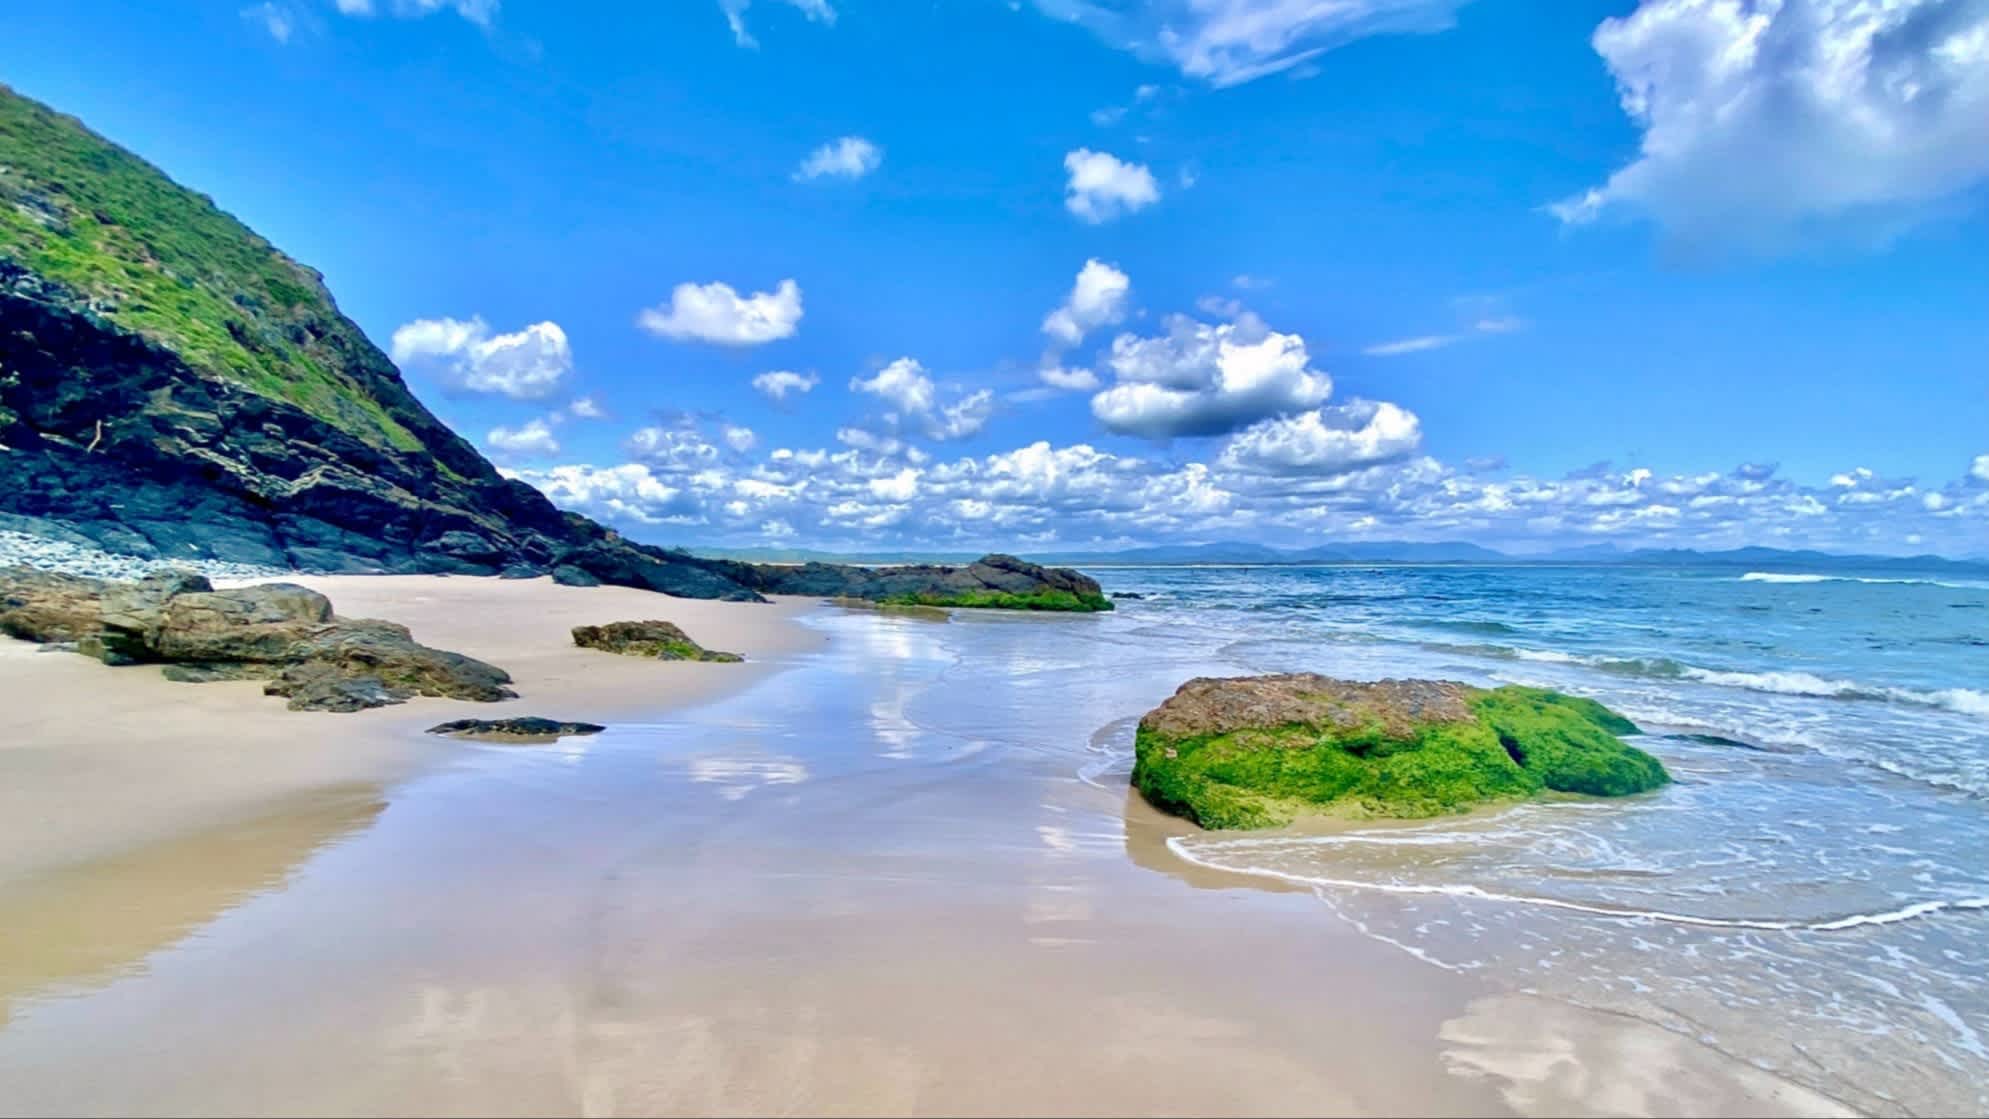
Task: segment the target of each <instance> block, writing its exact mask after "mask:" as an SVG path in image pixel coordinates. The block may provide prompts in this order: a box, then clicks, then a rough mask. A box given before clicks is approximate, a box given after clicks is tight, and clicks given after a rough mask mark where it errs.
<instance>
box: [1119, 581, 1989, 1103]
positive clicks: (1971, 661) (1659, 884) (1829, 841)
mask: <svg viewBox="0 0 1989 1119" xmlns="http://www.w3.org/2000/svg"><path fill="white" fill-rule="evenodd" d="M1095 574H1096V575H1098V577H1099V578H1100V579H1101V580H1102V581H1103V582H1104V583H1105V584H1106V585H1107V586H1108V587H1109V588H1110V589H1112V590H1115V591H1132V592H1137V593H1139V594H1142V595H1144V596H1146V597H1145V598H1143V599H1141V600H1138V601H1133V602H1128V603H1127V604H1126V606H1125V608H1124V610H1123V612H1122V617H1121V618H1120V619H1119V622H1118V624H1127V623H1129V622H1132V620H1133V619H1135V618H1136V619H1138V621H1137V622H1136V623H1133V625H1134V628H1135V630H1136V631H1137V632H1138V633H1140V634H1145V635H1151V637H1152V638H1153V639H1156V640H1158V639H1160V638H1162V637H1163V636H1164V635H1166V634H1168V633H1170V632H1199V633H1219V634H1222V635H1224V637H1225V638H1226V640H1225V641H1224V642H1223V643H1222V645H1221V647H1220V649H1219V652H1218V656H1219V658H1220V659H1221V660H1223V661H1225V662H1226V668H1225V671H1248V672H1273V671H1298V670H1305V671H1317V672H1323V673H1327V674H1329V675H1339V676H1348V677H1356V678H1377V677H1384V676H1434V677H1444V678H1451V679H1461V680H1465V681H1469V682H1472V683H1477V684H1485V685H1494V684H1500V683H1509V682H1519V683H1528V684H1540V685H1548V686H1552V687H1557V688H1562V689H1565V690H1568V691H1572V692H1578V693H1580V694H1583V695H1588V696H1593V697H1595V698H1597V699H1600V700H1602V701H1604V702H1605V703H1608V704H1610V705H1611V706H1614V707H1616V708H1617V709H1619V710H1621V711H1623V712H1624V713H1626V714H1628V715H1630V716H1631V717H1632V718H1634V719H1636V720H1637V721H1638V722H1639V723H1640V724H1641V725H1642V726H1643V728H1644V729H1645V730H1646V731H1647V732H1648V733H1647V735H1646V736H1645V737H1644V738H1643V739H1642V740H1641V741H1640V744H1641V745H1644V746H1645V747H1646V748H1647V749H1650V750H1652V751H1653V752H1655V753H1657V754H1658V755H1660V756H1661V757H1662V758H1663V759H1664V760H1665V762H1666V764H1667V765H1668V766H1669V767H1670V769H1671V771H1672V773H1673V774H1674V776H1675V777H1677V779H1678V782H1677V784H1676V785H1675V786H1674V787H1672V788H1670V789H1668V790H1665V791H1663V792H1662V793H1659V794H1655V795H1652V796H1647V797H1639V798H1632V799H1630V800H1626V801H1580V800H1570V801H1558V802H1542V803H1538V804H1531V805H1525V806H1521V807H1516V808H1511V809H1507V810H1504V811H1499V812H1493V813H1489V814H1484V815H1475V816H1471V817H1466V818H1457V819H1446V820H1439V821H1430V822H1422V823H1416V824H1410V825H1390V826H1376V827H1368V828H1360V829H1357V830H1355V831H1354V832H1353V833H1351V834H1320V835H1277V836H1253V835H1220V836H1219V835H1193V836H1185V837H1180V838H1177V839H1175V840H1173V841H1172V844H1171V846H1172V849H1173V851H1174V852H1175V853H1176V854H1177V855H1179V856H1180V857H1182V858H1184V859H1187V860H1189V861H1192V862H1195V863H1197V864H1200V865H1202V866H1205V867H1211V868H1219V869H1225V870H1234V871H1238V872H1241V873H1244V874H1246V875H1251V876H1255V877H1259V878H1262V879H1265V880H1267V881H1275V882H1279V883H1283V884H1286V885H1300V886H1304V887H1310V888H1312V889H1314V890H1315V891H1316V892H1317V893H1318V895H1319V897H1320V899H1321V901H1322V902H1323V903H1324V904H1325V905H1326V907H1327V908H1328V909H1329V910H1331V911H1332V912H1334V913H1335V914H1337V915H1339V916H1341V917H1342V918H1344V919H1345V920H1348V921H1350V922H1353V923H1354V924H1356V925H1357V926H1358V927H1360V928H1362V929H1363V930H1364V931H1366V932H1368V933H1369V934H1370V935H1373V936H1375V937H1377V938H1380V939H1383V940H1386V941H1388V942H1390V943H1393V944H1396V945H1398V946H1400V947H1401V948H1402V949H1403V950H1405V951H1408V952H1410V953H1412V954H1414V955H1416V956H1417V957H1419V958H1421V959H1424V960H1425V961H1427V962H1429V963H1431V964H1432V965H1433V966H1439V967H1445V968H1450V969H1454V970H1462V971H1472V972H1477V973H1481V974H1486V975H1495V976H1497V977H1498V979H1499V981H1500V982H1502V983H1505V984H1510V985H1512V986H1513V988H1514V989H1516V990H1522V991H1530V992H1538V993H1542V994H1547V995H1551V996H1553V997H1556V998H1560V999H1564V1000H1566V1001H1570V1002H1575V1003H1578V1004H1581V1005H1585V1006H1590V1007H1594V1008H1600V1009H1606V1010H1612V1011H1618V1012H1621V1013H1625V1014H1630V1015H1634V1016H1636V1017H1639V1018H1643V1019H1646V1020H1650V1021H1655V1022H1658V1023H1660V1024H1663V1025H1665V1026H1667V1027H1669V1028H1671V1029H1674V1030H1676V1031H1677V1032H1679V1033H1681V1034H1684V1035H1685V1036H1688V1037H1693V1038H1696V1039H1698V1040H1702V1041H1705V1042H1707V1043H1708V1044H1712V1045H1715V1046H1716V1047H1720V1048H1723V1049H1725V1050H1727V1051H1729V1052H1732V1053H1734V1054H1735V1055H1738V1056H1741V1057H1743V1058H1744V1059H1747V1060H1750V1061H1752V1062H1754V1063H1757V1064H1760V1065H1762V1066H1763V1067H1767V1068H1771V1069H1774V1070H1776V1071H1778V1072H1781V1073H1784V1074H1786V1075H1789V1076H1790V1077H1791V1078H1793V1079H1797V1080H1801V1081H1804V1082H1807V1083H1810V1084H1813V1085H1816V1086H1818V1087H1823V1088H1825V1089H1826V1090H1829V1091H1832V1092H1833V1093H1834V1094H1836V1095H1837V1096H1838V1098H1840V1099H1846V1100H1850V1101H1852V1102H1854V1103H1856V1104H1857V1105H1858V1106H1860V1107H1862V1108H1866V1109H1871V1110H1881V1111H1884V1110H1891V1109H1893V1108H1895V1107H1896V1108H1900V1109H1905V1110H1920V1109H1924V1108H1926V1107H1928V1106H1929V1105H1930V1103H1931V1104H1932V1105H1933V1106H1934V1107H1935V1108H1936V1109H1940V1108H1943V1107H1945V1108H1955V1107H1964V1108H1978V1109H1979V1108H1981V1107H1983V1106H1985V1105H1989V1089H1985V1088H1984V1087H1983V1085H1984V1084H1985V1083H1989V1048H1985V1036H1989V992H1985V989H1984V983H1983V981H1982V976H1983V975H1985V974H1989V799H1985V797H1989V581H1985V582H1974V581H1970V580H1967V579H1954V578H1947V577H1935V576H1929V577H1926V578H1912V577H1908V576H1900V575H1896V574H1888V575H1885V576H1883V577H1878V576H1874V577H1868V578H1858V577H1846V576H1828V577H1826V576H1823V575H1817V574H1804V573H1786V572H1775V573H1770V572H1744V571H1732V570H1675V569H1623V568H1585V567H1565V568H1552V567H1486V568H1466V567H1422V568H1411V567H1391V568H1354V567H1323V568H1229V569H1221V568H1200V569H1194V568H1173V569H1163V568H1152V569H1130V568H1129V569H1118V570H1111V569H1107V570H1102V571H1097V572H1095ZM1132 640H1134V641H1137V640H1139V639H1138V638H1133V639H1132ZM1942 1086H1944V1088H1943V1089H1942V1090H1936V1091H1932V1092H1930V1091H1929V1089H1933V1088H1941V1087H1942Z"/></svg>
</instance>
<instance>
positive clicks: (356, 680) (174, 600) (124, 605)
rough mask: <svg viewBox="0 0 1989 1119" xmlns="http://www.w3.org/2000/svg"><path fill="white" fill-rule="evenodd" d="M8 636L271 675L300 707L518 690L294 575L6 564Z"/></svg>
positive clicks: (108, 656) (180, 669)
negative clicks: (252, 579)
mask: <svg viewBox="0 0 1989 1119" xmlns="http://www.w3.org/2000/svg"><path fill="white" fill-rule="evenodd" d="M0 633H5V634H8V635H9V636H13V637H19V638H23V639H26V640H29V641H38V642H44V643H46V642H73V643H74V645H75V649H76V651H77V652H79V653H83V654H85V655H87V656H92V657H95V658H97V659H98V660H101V661H103V662H104V663H105V664H109V665H131V664H162V665H165V666H166V667H165V673H164V674H165V675H166V677H167V678H168V679H172V680H178V681H182V682H188V683H201V682H206V681H213V680H267V681H268V684H267V685H266V686H265V687H264V689H263V691H264V692H265V693H266V694H269V695H274V696H284V697H287V698H288V699H289V700H290V704H289V706H290V708H291V710H293V711H358V710H360V709H362V708H367V707H380V706H384V705H386V704H390V703H401V702H403V701H405V700H407V699H409V698H411V697H413V696H417V695H425V696H441V697H447V698H451V699H470V700H480V701H485V702H488V701H493V700H499V699H509V698H511V697H512V695H513V694H514V693H513V692H512V691H511V690H510V689H509V688H508V687H506V686H505V685H507V684H509V683H510V682H511V677H510V675H509V674H507V673H506V672H505V671H504V670H503V669H501V668H498V667H496V666H495V665H490V664H485V663H484V662H483V661H480V660H476V659H474V658H471V657H466V656H463V655H462V654H460V653H451V652H448V651H446V650H442V649H431V648H429V647H428V646H426V645H422V644H420V643H419V642H417V641H415V640H414V637H413V635H412V634H410V633H409V632H408V630H407V627H405V626H399V625H395V624H394V623H392V622H383V621H377V620H375V619H371V618H340V617H338V616H336V615H335V614H334V613H333V612H332V605H331V601H330V600H329V599H327V598H325V596H324V595H321V594H319V593H317V592H316V591H313V590H309V589H306V588H304V587H299V586H294V585H291V584H288V583H270V584H264V585H261V586H254V587H241V588H238V589H234V590H225V591H217V590H215V589H214V588H213V586H212V585H211V584H210V583H209V582H208V581H207V579H206V578H205V577H204V576H200V575H194V574H191V573H188V572H174V571H168V572H161V573H158V574H154V575H149V576H147V577H145V578H143V579H140V580H137V581H136V582H126V583H120V582H111V581H108V580H102V579H91V578H85V577H82V576H75V575H53V574H49V573H47V572H42V571H35V570H33V569H30V568H24V567H7V568H0Z"/></svg>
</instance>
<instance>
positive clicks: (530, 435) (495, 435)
mask: <svg viewBox="0 0 1989 1119" xmlns="http://www.w3.org/2000/svg"><path fill="white" fill-rule="evenodd" d="M484 442H486V443H488V444H490V446H491V447H492V448H494V449H495V450H497V451H500V452H502V453H504V454H507V455H535V456H545V455H556V454H558V453H559V440H558V439H556V438H554V437H553V430H552V426H551V425H550V424H548V423H547V422H546V421H545V420H543V419H538V420H532V421H531V422H529V423H527V424H525V425H524V426H522V427H493V428H491V429H490V433H489V434H488V435H486V436H484Z"/></svg>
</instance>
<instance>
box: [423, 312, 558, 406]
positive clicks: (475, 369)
mask: <svg viewBox="0 0 1989 1119" xmlns="http://www.w3.org/2000/svg"><path fill="white" fill-rule="evenodd" d="M390 349H391V352H392V354H393V358H394V363H395V364H397V365H400V366H402V367H403V368H409V367H412V368H418V369H424V370H428V371H432V372H434V373H435V374H436V375H438V376H439V377H441V379H442V381H443V384H444V385H445V386H446V387H448V388H449V389H451V390H454V391H460V392H481V393H496V394H498V395H501V396H508V397H511V398H512V399H514V400H537V399H541V398H543V397H546V396H550V395H552V394H553V393H554V392H557V391H558V390H559V388H560V384H561V382H562V381H564V380H565V378H566V376H567V374H568V373H571V372H572V371H573V351H572V350H571V348H570V347H568V345H567V342H566V332H565V331H564V330H561V329H560V328H559V324H558V323H554V322H541V323H533V324H532V325H531V326H528V327H526V328H524V329H523V330H520V331H517V332H516V333H512V334H492V333H491V330H490V325H489V324H488V323H486V322H484V321H483V319H482V318H481V317H472V318H470V319H467V320H464V319H448V318H443V319H415V320H414V321H413V322H408V323H403V324H401V326H400V327H398V328H397V329H396V330H395V331H394V336H393V339H392V342H391V343H390Z"/></svg>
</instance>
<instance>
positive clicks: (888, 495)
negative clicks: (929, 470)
mask: <svg viewBox="0 0 1989 1119" xmlns="http://www.w3.org/2000/svg"><path fill="white" fill-rule="evenodd" d="M923 473H924V471H921V470H918V469H915V468H913V467H909V466H908V467H906V468H904V469H903V470H900V471H898V472H897V473H896V474H893V475H891V476H890V477H889V478H872V479H871V480H870V482H869V489H870V492H871V494H872V495H873V496H876V497H881V498H883V499H884V500H885V501H910V500H911V499H912V498H914V497H917V496H918V492H919V477H920V476H921V475H922V474H923Z"/></svg>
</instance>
